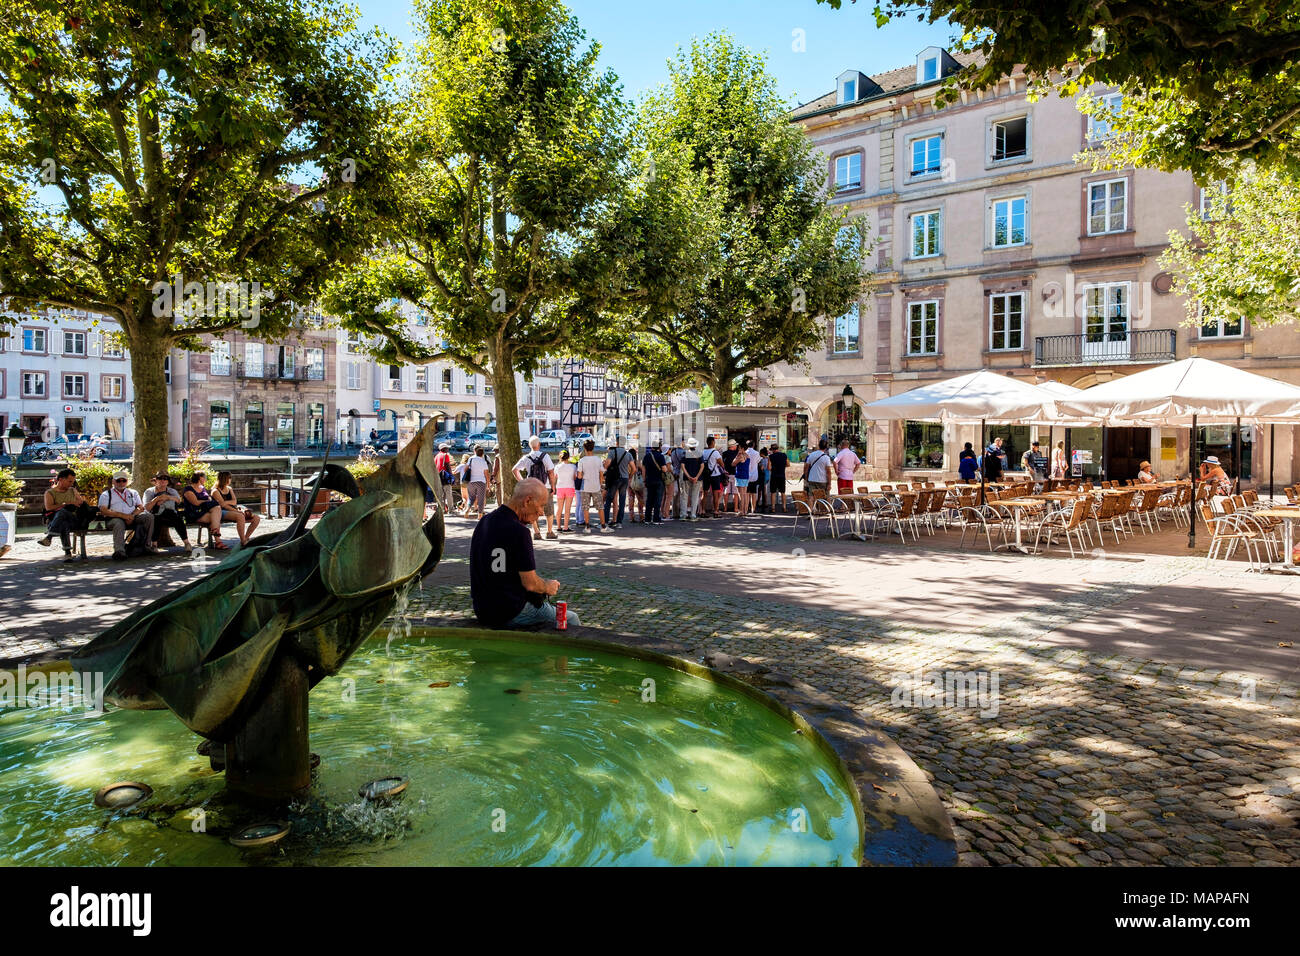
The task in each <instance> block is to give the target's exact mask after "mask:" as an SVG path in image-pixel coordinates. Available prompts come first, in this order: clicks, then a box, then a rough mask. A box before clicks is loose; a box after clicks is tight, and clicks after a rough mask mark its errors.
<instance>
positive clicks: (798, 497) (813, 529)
mask: <svg viewBox="0 0 1300 956" xmlns="http://www.w3.org/2000/svg"><path fill="white" fill-rule="evenodd" d="M790 498H791V500H792V501H794V527H792V528H791V529H790V537H792V538H793V537H794V536H795V533H796V532H797V531H798V530H799V522H800V521H804V520H806V521H807V522H808V530H809V532H810V533H811V534H812V539H813V540H814V541H816V540H817V520H818V518H819V517H822V516H821V515H819V514H818V513H817V512H816V511H814V510H813V506H812V505H811V504H809V502H808V493H807V492H805V491H793V492H791V493H790ZM819 500H823V499H819ZM815 503H816V502H813V504H815Z"/></svg>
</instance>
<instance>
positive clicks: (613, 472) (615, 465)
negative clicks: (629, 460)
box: [605, 448, 628, 486]
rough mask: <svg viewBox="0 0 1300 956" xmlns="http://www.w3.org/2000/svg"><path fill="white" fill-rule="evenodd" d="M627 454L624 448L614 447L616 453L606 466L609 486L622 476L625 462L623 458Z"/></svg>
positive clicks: (606, 481) (606, 480)
mask: <svg viewBox="0 0 1300 956" xmlns="http://www.w3.org/2000/svg"><path fill="white" fill-rule="evenodd" d="M627 454H628V453H627V452H626V451H624V450H623V449H622V448H615V449H614V454H613V456H612V457H611V458H610V460H609V464H607V465H606V466H605V484H606V486H608V485H609V483H610V482H611V481H615V482H616V481H618V480H619V479H620V478H621V477H622V474H623V473H622V471H621V467H622V464H623V459H624V458H626V457H627Z"/></svg>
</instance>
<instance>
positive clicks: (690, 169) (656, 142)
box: [599, 34, 864, 393]
mask: <svg viewBox="0 0 1300 956" xmlns="http://www.w3.org/2000/svg"><path fill="white" fill-rule="evenodd" d="M669 70H670V79H669V82H668V84H667V85H665V86H664V87H662V88H660V89H658V90H656V91H654V92H653V93H651V94H650V95H649V96H648V97H647V99H646V101H645V102H644V104H643V106H642V108H641V110H640V112H639V114H638V117H637V143H638V152H637V153H636V154H634V157H633V162H634V164H635V165H634V168H633V169H632V170H631V171H630V175H629V177H628V178H629V180H630V181H631V182H632V183H633V184H634V185H633V187H632V188H631V189H630V190H629V195H628V197H627V199H626V201H625V203H624V204H623V205H622V206H621V207H619V208H617V209H616V210H614V214H613V215H612V216H611V222H612V225H610V226H608V227H607V228H606V229H605V236H606V241H608V242H610V243H611V244H612V245H614V246H615V247H616V248H617V252H616V254H614V255H611V256H610V257H609V260H608V261H610V262H612V263H615V264H618V265H619V266H620V267H621V269H622V272H621V273H620V275H619V276H618V278H619V280H620V283H621V287H622V289H623V290H624V291H623V295H622V297H621V298H620V300H619V301H618V302H617V303H616V309H617V311H618V312H619V314H620V316H621V320H620V321H616V322H610V323H607V324H606V327H605V329H604V333H605V334H604V336H603V338H602V339H601V340H600V351H599V354H600V356H601V357H603V358H605V359H606V360H608V361H609V362H610V363H611V364H612V365H613V366H614V367H615V368H616V369H617V370H618V371H620V372H621V373H622V374H623V375H624V376H625V377H627V378H630V379H632V380H633V381H635V382H637V383H638V384H640V385H641V386H642V387H644V388H645V389H646V390H648V391H655V392H670V391H673V390H675V389H678V388H682V387H687V386H694V385H697V384H708V385H709V386H710V387H711V388H712V390H713V391H714V392H718V393H725V392H729V391H730V390H731V388H732V386H733V383H735V382H736V381H737V380H738V379H740V380H742V383H743V377H744V376H745V375H746V373H748V372H751V371H754V370H756V369H760V368H765V367H767V366H769V365H773V364H776V363H778V362H784V361H794V360H797V359H798V358H799V357H800V356H802V355H803V353H804V352H805V351H806V350H808V349H810V348H814V347H816V346H818V345H819V344H820V343H821V342H822V340H823V336H824V335H825V321H826V319H825V317H826V316H828V315H829V316H834V315H839V314H842V313H843V312H845V311H846V310H847V309H848V307H849V306H850V305H851V304H852V303H853V302H855V301H856V300H857V299H858V298H859V296H860V295H861V294H862V293H863V291H864V287H863V282H862V277H861V270H862V250H863V248H864V237H863V236H862V234H861V232H860V231H859V229H858V227H857V226H850V227H849V228H848V229H845V226H846V224H847V222H846V220H845V219H844V218H843V215H842V213H841V212H840V211H838V210H836V209H834V208H832V207H829V206H828V205H827V198H828V197H827V195H826V170H825V164H824V162H823V161H822V159H821V158H819V156H818V155H817V154H816V153H815V152H814V151H813V148H812V146H811V144H810V143H809V142H808V139H807V137H806V136H805V135H804V133H803V130H802V129H801V128H800V127H799V126H798V125H796V124H792V123H791V122H790V121H789V116H788V110H789V104H788V103H786V102H784V101H783V100H782V98H781V97H780V96H779V95H778V93H777V90H776V82H775V80H774V78H773V77H772V76H771V74H770V73H769V72H768V70H767V65H766V62H765V60H764V59H763V57H761V56H759V55H757V54H755V53H753V52H751V51H750V50H747V49H745V48H744V47H741V46H739V45H737V44H736V43H735V42H734V40H732V39H731V37H729V36H727V35H726V34H714V35H711V36H709V37H707V38H705V39H704V40H696V41H694V42H693V43H692V44H691V47H690V48H689V49H688V50H683V51H680V52H679V54H678V56H677V58H676V60H674V61H671V62H670V64H669ZM638 167H639V168H638ZM842 230H843V232H842ZM742 388H743V384H742Z"/></svg>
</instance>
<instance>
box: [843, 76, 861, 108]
mask: <svg viewBox="0 0 1300 956" xmlns="http://www.w3.org/2000/svg"><path fill="white" fill-rule="evenodd" d="M857 89H858V81H857V80H845V81H844V89H843V90H841V91H840V102H841V103H852V102H853V101H854V100H856V99H857V98H858V94H857Z"/></svg>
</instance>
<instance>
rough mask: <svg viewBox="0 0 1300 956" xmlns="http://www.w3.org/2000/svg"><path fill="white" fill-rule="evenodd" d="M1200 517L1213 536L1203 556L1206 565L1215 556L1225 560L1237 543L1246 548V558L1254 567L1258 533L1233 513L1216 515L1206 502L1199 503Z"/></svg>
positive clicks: (1257, 554)
mask: <svg viewBox="0 0 1300 956" xmlns="http://www.w3.org/2000/svg"><path fill="white" fill-rule="evenodd" d="M1200 510H1201V518H1202V519H1204V521H1205V524H1206V526H1207V527H1209V529H1210V530H1211V532H1212V533H1213V536H1212V537H1211V538H1210V550H1209V552H1208V553H1207V554H1206V556H1205V563H1206V566H1207V567H1208V566H1209V565H1210V564H1211V563H1212V562H1213V561H1214V560H1215V558H1221V559H1222V560H1225V561H1226V560H1227V559H1229V558H1231V557H1232V555H1233V554H1234V553H1235V552H1236V550H1237V547H1238V545H1240V546H1242V547H1244V548H1245V550H1246V560H1247V561H1249V562H1250V566H1251V568H1252V569H1254V568H1255V565H1256V561H1257V559H1258V557H1259V534H1258V533H1257V532H1256V531H1254V530H1252V529H1251V528H1248V527H1245V526H1244V525H1243V524H1242V521H1241V519H1240V518H1239V517H1238V516H1237V515H1234V514H1225V515H1216V514H1215V513H1214V509H1213V508H1211V507H1210V506H1209V505H1208V504H1202V505H1200Z"/></svg>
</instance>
